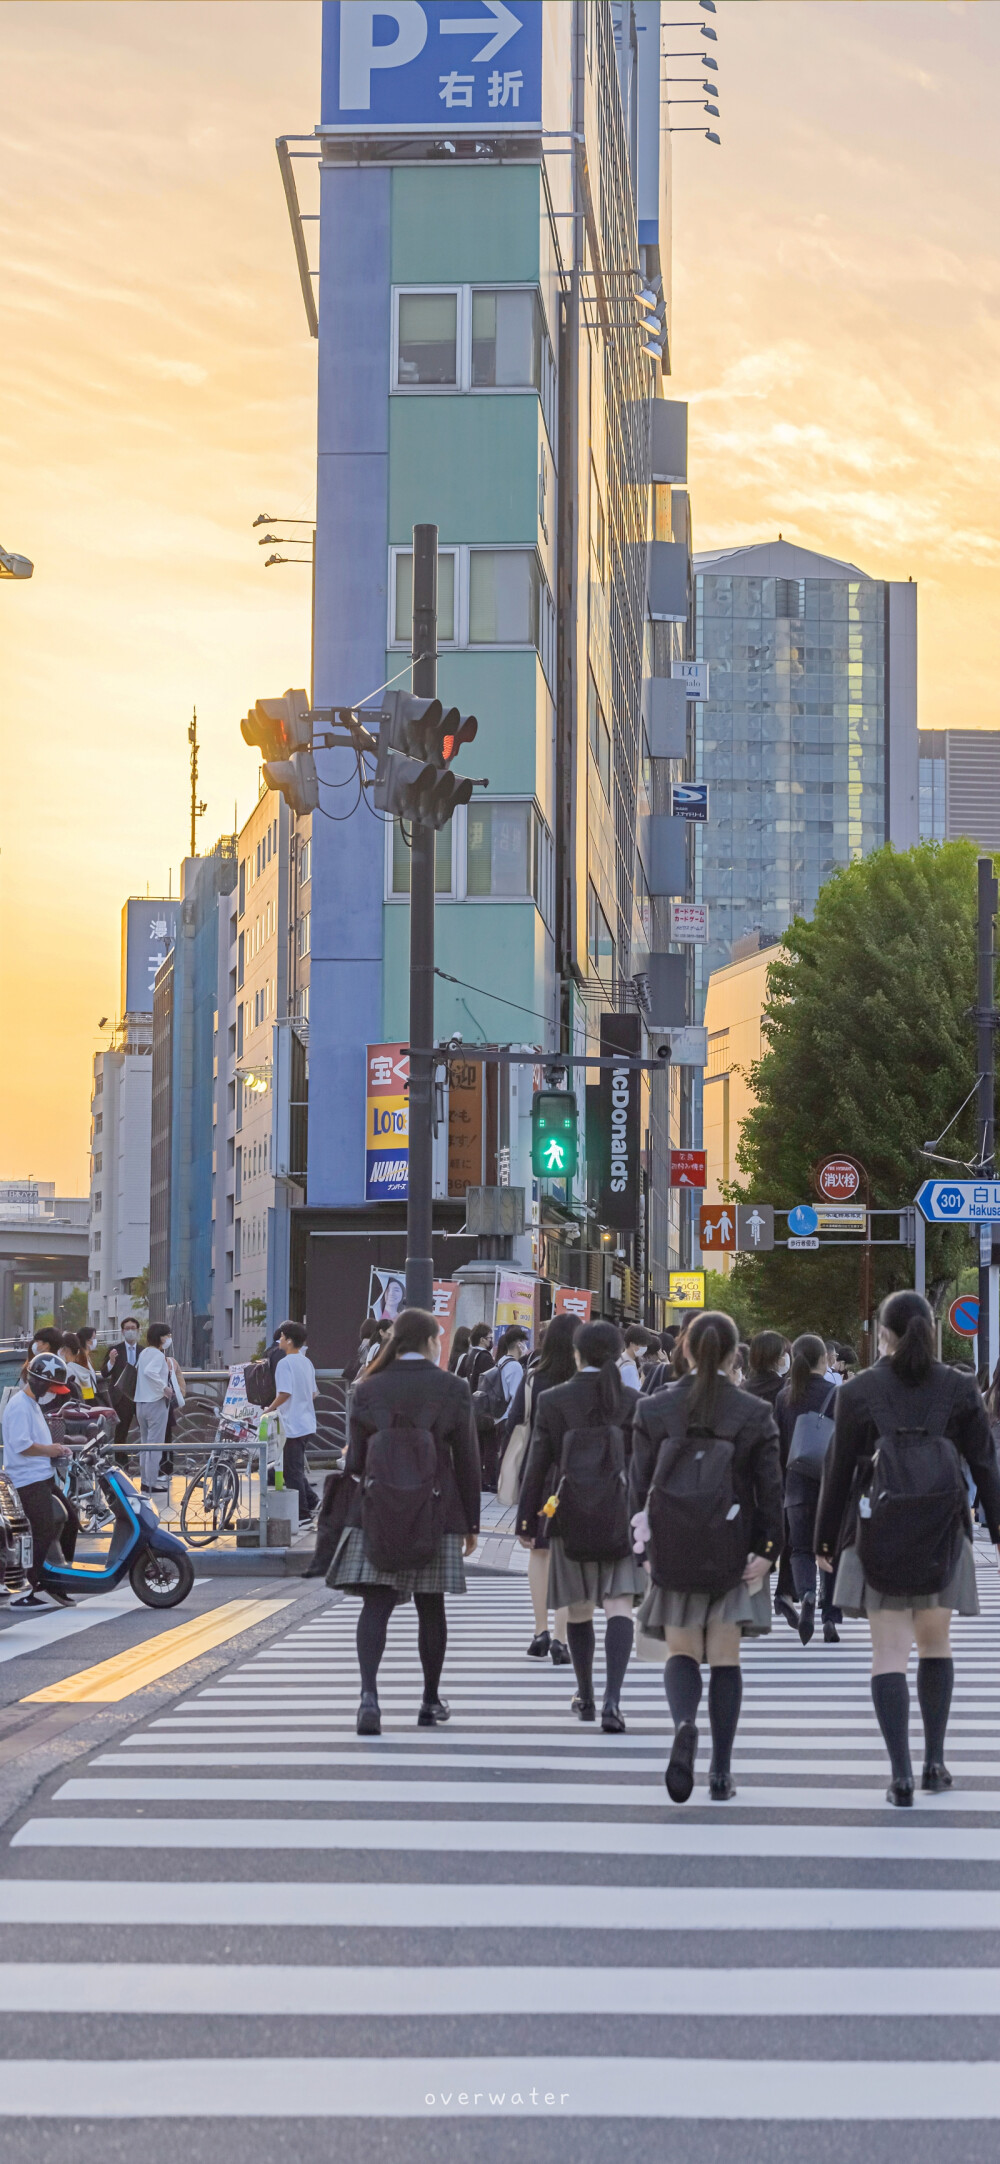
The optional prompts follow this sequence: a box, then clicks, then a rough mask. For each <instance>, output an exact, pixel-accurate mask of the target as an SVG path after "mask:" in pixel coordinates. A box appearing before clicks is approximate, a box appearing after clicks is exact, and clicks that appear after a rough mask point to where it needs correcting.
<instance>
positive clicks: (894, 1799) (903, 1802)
mask: <svg viewBox="0 0 1000 2164" xmlns="http://www.w3.org/2000/svg"><path fill="white" fill-rule="evenodd" d="M885 1800H886V1802H887V1803H894V1804H895V1805H896V1806H897V1808H898V1809H899V1810H905V1809H907V1808H908V1807H909V1805H911V1804H912V1802H913V1782H912V1780H910V1781H890V1783H889V1786H888V1788H887V1789H886V1792H885Z"/></svg>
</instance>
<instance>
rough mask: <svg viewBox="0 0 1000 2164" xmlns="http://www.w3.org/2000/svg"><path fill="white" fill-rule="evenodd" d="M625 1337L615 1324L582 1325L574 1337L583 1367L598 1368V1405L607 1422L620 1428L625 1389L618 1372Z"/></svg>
mask: <svg viewBox="0 0 1000 2164" xmlns="http://www.w3.org/2000/svg"><path fill="white" fill-rule="evenodd" d="M622 1342H623V1340H622V1334H621V1331H620V1330H618V1329H616V1327H615V1325H614V1323H613V1322H581V1323H580V1324H579V1325H578V1327H577V1329H576V1330H575V1331H574V1334H573V1347H574V1350H575V1351H576V1352H578V1353H579V1355H580V1359H581V1360H582V1362H583V1365H584V1367H588V1368H599V1369H600V1371H601V1379H600V1382H599V1384H598V1391H597V1397H598V1404H599V1405H600V1408H601V1411H602V1413H603V1414H604V1418H605V1420H607V1421H610V1422H611V1423H612V1425H617V1423H618V1422H620V1421H621V1420H622V1419H623V1418H624V1414H625V1405H626V1397H625V1385H624V1383H623V1382H622V1379H621V1376H620V1374H619V1372H618V1360H619V1355H620V1353H621V1349H622Z"/></svg>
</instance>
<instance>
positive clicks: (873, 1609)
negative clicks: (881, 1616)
mask: <svg viewBox="0 0 1000 2164" xmlns="http://www.w3.org/2000/svg"><path fill="white" fill-rule="evenodd" d="M833 1597H834V1600H835V1601H836V1603H837V1606H838V1608H842V1609H843V1611H844V1614H845V1615H851V1616H865V1615H877V1614H878V1612H879V1610H880V1609H881V1608H896V1609H921V1608H950V1609H952V1610H953V1611H954V1612H955V1613H956V1614H957V1615H978V1614H979V1593H978V1590H977V1587H976V1559H975V1556H974V1554H973V1551H972V1542H971V1540H964V1541H963V1542H962V1553H961V1555H960V1556H959V1559H958V1562H957V1563H956V1565H955V1568H954V1570H953V1571H952V1574H951V1577H950V1578H949V1580H948V1583H947V1585H946V1586H943V1587H942V1589H941V1591H940V1593H877V1592H876V1590H875V1587H874V1586H873V1585H869V1584H868V1581H867V1579H866V1577H865V1574H864V1571H863V1569H862V1567H861V1557H860V1556H859V1554H858V1551H857V1549H856V1548H845V1549H844V1553H843V1555H842V1556H841V1558H840V1562H839V1563H838V1565H837V1577H836V1583H835V1585H834V1588H833Z"/></svg>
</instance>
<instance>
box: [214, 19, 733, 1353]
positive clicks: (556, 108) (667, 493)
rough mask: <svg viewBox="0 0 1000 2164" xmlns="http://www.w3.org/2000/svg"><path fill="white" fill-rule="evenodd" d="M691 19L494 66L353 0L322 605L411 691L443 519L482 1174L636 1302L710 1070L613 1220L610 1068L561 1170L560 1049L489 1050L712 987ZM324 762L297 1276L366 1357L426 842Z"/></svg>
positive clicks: (339, 648) (649, 1297) (343, 38)
mask: <svg viewBox="0 0 1000 2164" xmlns="http://www.w3.org/2000/svg"><path fill="white" fill-rule="evenodd" d="M660 12H661V11H660V7H659V4H658V0H644V4H633V0H623V4H616V5H613V6H612V5H607V4H605V0H596V4H591V0H567V4H566V5H563V6H559V7H555V6H548V7H541V6H539V5H537V4H536V0H522V4H521V5H520V7H518V8H515V9H513V10H510V9H508V10H506V11H505V23H504V28H505V32H506V37H505V41H504V52H503V56H502V59H501V60H500V61H498V62H497V63H496V65H494V64H493V61H492V59H491V58H490V57H489V53H490V50H491V47H490V40H489V39H488V38H487V39H486V40H485V42H484V43H483V44H482V45H481V46H479V47H477V45H476V42H475V40H474V39H473V40H471V41H470V40H469V39H468V38H466V41H465V42H466V45H467V47H468V50H463V54H462V56H461V58H460V59H459V60H456V55H455V50H454V42H455V41H454V39H453V38H451V37H446V35H445V33H446V32H449V31H451V30H452V29H453V28H454V21H453V20H452V21H449V20H448V11H447V10H446V11H444V13H442V8H441V6H440V5H439V4H438V0H425V4H423V5H422V6H421V7H420V8H419V9H417V10H415V11H414V19H416V17H417V16H419V17H420V18H421V21H422V29H423V36H422V38H421V39H420V41H419V42H417V41H415V40H409V39H405V40H404V39H400V40H399V42H398V46H396V47H390V46H388V45H385V44H382V45H378V46H375V45H374V44H372V43H371V39H372V36H373V33H372V32H371V28H370V15H371V11H369V10H361V9H353V8H352V7H350V6H349V5H343V6H342V5H339V4H336V0H331V4H328V5H327V6H326V7H325V9H324V63H323V105H322V120H321V125H320V128H319V130H318V135H319V150H320V183H321V187H320V206H321V225H320V258H319V343H320V354H319V422H318V494H317V521H318V523H317V534H316V580H315V597H316V598H315V625H314V654H315V684H314V699H315V703H316V704H317V705H319V706H324V707H328V706H337V705H340V704H344V703H347V702H351V703H354V704H356V705H361V706H364V705H365V704H366V703H367V704H368V706H369V707H370V708H371V709H373V710H377V709H378V704H379V687H380V686H382V685H384V683H385V682H386V680H394V681H397V682H399V681H403V682H405V681H406V657H407V655H408V653H409V650H410V612H411V601H412V528H413V525H414V524H415V523H416V522H424V521H432V522H435V523H436V524H437V527H438V532H439V616H438V646H439V672H438V682H439V692H440V696H441V697H442V699H443V700H444V701H445V702H446V704H454V705H456V706H457V707H458V708H459V709H460V711H461V712H463V713H470V712H472V713H475V714H476V716H477V717H478V722H479V734H478V737H477V740H476V743H475V747H474V750H473V751H472V752H469V751H466V752H465V753H464V754H463V758H462V762H461V763H462V768H463V770H465V771H472V772H475V773H477V774H484V775H488V776H489V789H488V791H478V790H477V792H476V794H475V796H474V799H473V802H472V803H471V804H470V805H469V807H468V809H467V810H462V811H460V812H459V813H458V814H457V815H456V817H455V819H454V821H453V823H452V824H451V825H450V826H449V827H448V828H447V829H445V830H444V831H443V832H442V834H441V836H440V840H439V843H438V858H437V863H438V888H437V898H438V904H439V906H438V908H437V911H436V939H437V962H438V966H439V971H440V974H439V977H438V982H437V1001H436V1011H435V1033H436V1036H437V1037H438V1038H447V1037H449V1036H451V1035H453V1034H455V1035H460V1036H461V1037H462V1039H463V1040H464V1042H465V1046H466V1049H467V1052H468V1055H469V1059H468V1061H467V1062H466V1066H467V1068H468V1072H465V1071H463V1087H466V1088H468V1089H470V1090H471V1091H472V1093H473V1094H474V1095H475V1094H476V1093H478V1095H477V1104H478V1111H477V1114H476V1119H477V1123H478V1130H477V1131H478V1133H479V1142H478V1145H477V1146H478V1150H479V1155H478V1160H477V1167H476V1169H477V1171H478V1177H479V1179H480V1180H481V1181H485V1182H486V1183H487V1184H490V1183H497V1182H499V1183H500V1184H504V1183H509V1184H510V1185H513V1186H521V1187H523V1188H524V1189H525V1190H526V1196H527V1198H528V1201H529V1204H530V1205H531V1209H532V1212H533V1215H534V1217H535V1220H536V1223H535V1227H534V1230H533V1232H532V1233H530V1234H528V1235H526V1237H525V1239H524V1241H523V1242H521V1243H520V1244H519V1245H515V1248H514V1250H513V1252H514V1255H515V1257H516V1258H517V1259H519V1260H521V1261H522V1262H524V1263H527V1264H532V1263H534V1264H535V1265H536V1266H537V1267H539V1268H540V1269H544V1270H545V1271H546V1273H547V1274H549V1275H552V1276H558V1277H561V1278H562V1279H563V1280H564V1281H566V1282H573V1281H576V1282H586V1283H590V1284H592V1285H593V1287H594V1288H595V1289H596V1291H597V1293H598V1295H599V1298H600V1300H601V1301H602V1302H603V1303H604V1304H606V1305H607V1306H608V1308H609V1311H612V1312H619V1313H620V1312H633V1313H634V1312H641V1311H643V1310H644V1311H646V1312H647V1313H650V1314H653V1313H655V1312H657V1303H658V1302H659V1303H660V1304H661V1305H662V1300H663V1296H664V1294H665V1291H666V1277H665V1273H666V1270H667V1268H668V1266H669V1265H670V1263H671V1262H676V1261H677V1260H678V1259H679V1257H680V1253H681V1228H680V1223H679V1219H678V1216H677V1212H676V1207H674V1208H672V1206H671V1197H670V1191H669V1175H668V1155H667V1153H668V1148H669V1143H670V1140H671V1138H672V1139H673V1140H674V1141H675V1142H676V1141H678V1140H680V1139H684V1140H687V1141H690V1140H691V1139H692V1135H691V1128H690V1104H691V1092H690V1090H689V1089H688V1088H687V1087H686V1086H683V1085H682V1077H681V1076H680V1075H679V1074H678V1073H676V1072H675V1074H674V1075H673V1076H671V1075H670V1073H669V1071H668V1063H664V1065H663V1067H662V1068H661V1069H660V1070H659V1071H658V1072H657V1073H656V1075H655V1076H654V1077H653V1079H652V1081H650V1080H649V1078H648V1077H644V1078H643V1079H642V1081H641V1083H640V1082H638V1081H637V1083H636V1086H637V1089H638V1091H639V1098H640V1100H641V1101H640V1103H639V1105H638V1107H637V1116H636V1117H635V1119H634V1122H633V1125H632V1128H631V1130H630V1132H631V1133H633V1134H634V1138H635V1153H636V1161H635V1164H634V1167H633V1168H632V1171H633V1175H634V1176H633V1177H632V1178H631V1179H630V1200H629V1204H628V1207H627V1209H626V1210H624V1211H622V1210H619V1211H617V1212H616V1213H614V1214H615V1216H616V1220H617V1221H616V1222H615V1224H614V1225H613V1226H611V1227H610V1228H609V1227H608V1226H607V1222H606V1219H604V1218H602V1207H603V1205H602V1199H601V1198H602V1194H603V1193H604V1192H605V1191H606V1188H607V1180H606V1177H605V1176H604V1159H605V1157H606V1154H607V1149H608V1147H609V1139H608V1132H607V1129H608V1122H607V1120H606V1118H605V1116H604V1113H603V1112H602V1111H601V1110H600V1109H599V1100H600V1090H599V1088H598V1087H597V1086H596V1084H595V1087H594V1090H593V1091H592V1092H591V1093H590V1095H589V1096H586V1092H585V1089H584V1077H583V1073H582V1071H580V1072H578V1074H577V1077H576V1081H577V1086H578V1089H579V1094H580V1103H581V1108H582V1107H583V1105H584V1101H585V1097H586V1104H587V1116H586V1131H587V1150H586V1156H587V1161H588V1164H589V1168H590V1169H589V1175H588V1178H587V1179H586V1180H585V1179H584V1178H583V1177H581V1179H580V1180H579V1181H578V1183H577V1185H576V1187H575V1188H574V1189H571V1190H568V1191H562V1192H560V1193H558V1194H556V1193H552V1194H549V1193H543V1192H542V1191H540V1189H539V1187H538V1185H537V1184H535V1185H534V1186H533V1183H532V1178H531V1169H530V1159H529V1152H528V1138H529V1133H530V1121H529V1117H528V1115H529V1113H530V1099H531V1091H532V1086H533V1080H534V1079H537V1077H536V1076H535V1075H534V1074H533V1065H532V1063H531V1059H530V1055H529V1058H528V1059H526V1061H525V1064H524V1065H523V1066H520V1067H519V1066H517V1065H516V1064H515V1065H512V1066H509V1067H508V1066H504V1065H499V1066H497V1065H491V1064H490V1063H489V1062H484V1061H478V1062H477V1061H475V1058H474V1053H475V1047H476V1045H477V1044H489V1045H500V1046H510V1044H511V1042H512V1040H513V1041H514V1042H515V1043H516V1044H517V1045H518V1046H521V1045H524V1044H525V1042H526V1041H527V1043H528V1045H529V1046H531V1047H532V1048H533V1049H534V1052H535V1054H536V1055H537V1054H540V1053H542V1052H545V1051H553V1050H562V1051H563V1052H566V1053H570V1052H574V1051H575V1052H577V1053H581V1052H583V1051H593V1052H596V1051H597V1050H598V1048H599V1046H600V1044H601V1038H602V1027H603V1028H604V1031H605V1035H607V1032H608V1030H609V1029H610V1027H611V1026H612V1024H614V1025H615V1026H617V1025H622V1028H623V1029H624V1033H625V1035H627V1036H628V1039H629V1042H630V1043H631V1044H632V1045H633V1048H634V1049H636V1050H641V1049H642V1048H643V1047H645V1048H646V1049H648V1048H649V1034H648V1025H649V1024H657V1025H670V1024H677V1023H681V1022H683V1020H684V1019H685V1017H686V1016H688V1015H689V1013H690V996H691V985H692V966H691V962H690V958H689V950H688V952H687V953H686V952H685V950H684V949H683V948H682V947H680V946H679V945H677V944H675V943H672V942H671V940H670V938H669V930H670V927H669V924H668V923H667V921H666V903H667V900H668V898H669V897H671V896H683V895H684V894H685V893H687V892H689V885H688V882H689V857H690V850H689V846H688V842H687V833H688V830H687V829H686V827H683V822H680V821H674V820H673V819H672V818H671V816H670V806H669V800H668V785H669V780H670V777H671V774H673V775H674V776H675V777H679V775H680V772H681V766H682V762H683V760H684V757H685V754H686V749H687V721H686V704H685V698H684V687H683V685H680V684H678V682H677V681H676V679H674V680H672V672H673V670H674V668H675V666H676V664H677V663H678V662H679V661H680V660H681V659H682V658H683V657H684V656H685V655H686V654H687V653H688V652H689V651H690V647H689V620H690V601H691V578H690V514H689V507H688V501H687V496H686V492H685V487H684V483H685V476H686V463H685V451H686V426H685V418H686V417H685V412H684V409H683V408H681V407H678V406H677V405H676V403H671V402H668V401H666V400H665V399H664V398H663V378H664V374H665V373H666V371H667V370H668V368H669V303H670V295H669V260H670V258H669V215H670V205H669V198H668V183H669V157H668V153H669V135H668V133H667V129H666V109H665V105H664V103H663V99H664V88H663V75H662V71H663V61H662V57H661V42H662V41H661V23H660ZM366 25H367V27H366ZM486 27H487V28H488V27H489V26H486ZM468 28H469V26H468V25H465V30H466V31H468ZM668 65H669V63H668ZM643 291H645V293H646V295H647V299H646V302H645V304H644V306H642V307H641V306H640V297H641V294H642V292H643ZM308 305H309V306H310V308H311V306H312V303H311V301H310V302H309V304H308ZM317 765H318V768H319V773H320V777H321V791H322V808H323V809H324V810H325V811H327V812H329V813H331V814H335V815H336V821H337V823H334V821H333V818H332V817H331V818H317V819H314V821H313V836H312V850H311V856H312V865H311V869H312V894H311V910H310V926H311V984H310V987H309V992H308V997H309V1001H310V1011H309V1064H310V1096H311V1104H312V1117H311V1124H310V1139H309V1192H308V1206H307V1207H305V1208H302V1209H296V1211H295V1212H294V1213H293V1238H292V1250H293V1262H292V1275H293V1278H297V1276H298V1273H299V1265H298V1263H297V1262H296V1260H295V1257H296V1255H307V1257H308V1264H307V1267H308V1272H309V1277H310V1282H311V1284H312V1286H313V1291H314V1292H315V1290H316V1288H317V1287H318V1286H319V1284H320V1279H321V1277H322V1283H323V1286H324V1288H325V1291H324V1298H323V1313H324V1318H326V1317H329V1318H331V1326H332V1328H333V1331H334V1335H333V1336H332V1337H331V1339H330V1342H329V1344H328V1345H326V1344H325V1345H324V1346H322V1347H320V1348H319V1349H320V1350H321V1351H322V1352H323V1354H324V1357H336V1356H338V1355H339V1354H340V1353H342V1352H343V1351H344V1350H345V1349H346V1344H347V1343H349V1342H350V1340H351V1338H352V1337H353V1334H354V1332H355V1331H356V1327H357V1324H358V1322H359V1321H360V1319H361V1314H362V1313H363V1310H364V1291H363V1290H362V1289H361V1287H362V1285H366V1284H367V1275H366V1272H367V1266H368V1262H369V1261H370V1260H375V1259H377V1258H376V1255H375V1247H376V1246H377V1245H378V1241H379V1240H382V1241H383V1242H392V1241H395V1242H396V1246H395V1247H394V1248H393V1250H392V1255H393V1258H394V1259H395V1258H398V1256H399V1255H400V1254H401V1249H400V1247H399V1241H400V1239H401V1228H402V1225H403V1205H402V1204H401V1203H388V1202H369V1201H366V1195H365V1143H364V1136H365V1088H366V1050H367V1047H368V1046H369V1045H373V1044H375V1045H378V1044H381V1043H402V1042H405V1041H406V1037H407V1032H408V918H409V911H408V906H407V894H408V856H407V846H406V836H405V834H404V833H403V832H402V831H401V829H400V828H399V826H398V825H397V826H395V827H394V826H392V825H388V826H383V827H382V829H381V831H380V830H379V827H378V826H377V825H376V824H375V822H374V820H373V816H372V811H371V806H370V803H369V800H368V797H367V795H366V794H365V793H364V792H358V797H357V803H356V808H355V809H354V811H353V813H351V811H350V805H351V790H352V788H354V787H355V786H356V776H355V775H354V766H353V758H352V755H351V754H349V753H346V752H342V751H326V752H322V753H320V754H319V756H318V759H317ZM341 785H343V786H341ZM334 791H336V794H335V793H334ZM682 828H683V831H681V829H682ZM602 1017H603V1018H604V1022H603V1025H602ZM626 1024H627V1028H625V1025H626ZM620 1033H621V1032H620ZM609 1041H610V1040H609ZM534 1065H535V1066H536V1067H537V1057H536V1059H535V1062H534ZM470 1076H471V1078H472V1079H471V1081H470ZM685 1128H686V1131H685ZM469 1179H470V1174H469V1171H468V1168H466V1169H465V1171H464V1173H463V1178H462V1180H461V1181H457V1180H454V1179H450V1178H449V1167H448V1153H447V1151H446V1150H439V1152H438V1160H437V1180H436V1196H437V1199H436V1201H435V1228H436V1233H435V1238H436V1243H437V1245H436V1252H437V1253H438V1259H439V1266H440V1267H441V1268H442V1269H443V1270H444V1271H445V1272H446V1273H447V1271H448V1270H449V1269H450V1267H451V1263H450V1257H451V1256H457V1255H458V1254H459V1253H460V1252H461V1250H460V1249H458V1248H454V1247H453V1248H452V1249H450V1250H448V1251H447V1252H446V1248H445V1245H444V1244H443V1243H445V1241H446V1238H447V1237H448V1236H454V1235H457V1234H458V1232H459V1230H460V1228H461V1226H462V1224H463V1222H464V1215H465V1206H464V1194H465V1184H467V1183H468V1182H469ZM472 1184H475V1177H474V1176H472ZM244 1210H245V1205H244ZM560 1219H561V1220H562V1222H563V1223H567V1224H568V1225H569V1228H570V1231H571V1232H572V1234H573V1235H574V1239H573V1242H572V1244H570V1243H569V1242H567V1241H566V1240H564V1239H563V1238H562V1237H561V1236H560V1234H559V1230H558V1222H559V1220H560ZM234 1223H235V1195H234ZM602 1233H603V1235H604V1237H602ZM366 1240H367V1244H366ZM609 1250H610V1256H611V1258H612V1259H611V1261H610V1264H609V1253H608V1251H609ZM234 1252H235V1251H234ZM384 1259H386V1260H389V1259H390V1256H389V1252H388V1250H386V1253H385V1257H384ZM338 1270H339V1271H341V1273H342V1274H341V1276H340V1277H339V1278H338V1276H337V1271H338ZM331 1273H332V1274H331ZM612 1285H614V1286H615V1287H616V1288H617V1290H616V1291H615V1292H612V1291H611V1290H610V1288H611V1286H612ZM312 1306H313V1312H312V1313H311V1314H310V1318H309V1319H310V1329H311V1341H313V1342H314V1343H315V1344H316V1345H317V1346H319V1337H318V1335H317V1330H318V1328H319V1325H318V1324H317V1320H316V1316H317V1312H318V1307H319V1302H318V1300H313V1302H312ZM322 1327H323V1328H324V1329H325V1328H326V1321H325V1320H324V1322H323V1325H322ZM338 1331H339V1332H340V1333H341V1334H340V1336H339V1337H338V1336H337V1332H338ZM335 1339H336V1342H335Z"/></svg>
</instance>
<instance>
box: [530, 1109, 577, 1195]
mask: <svg viewBox="0 0 1000 2164" xmlns="http://www.w3.org/2000/svg"><path fill="white" fill-rule="evenodd" d="M578 1132H579V1130H578V1125H577V1106H576V1097H575V1095H574V1093H573V1091H572V1090H536V1091H535V1094H534V1096H533V1098H532V1100H531V1169H532V1172H533V1173H534V1174H535V1177H536V1179H539V1180H571V1179H572V1177H573V1174H574V1172H575V1171H576V1165H577V1152H578Z"/></svg>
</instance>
